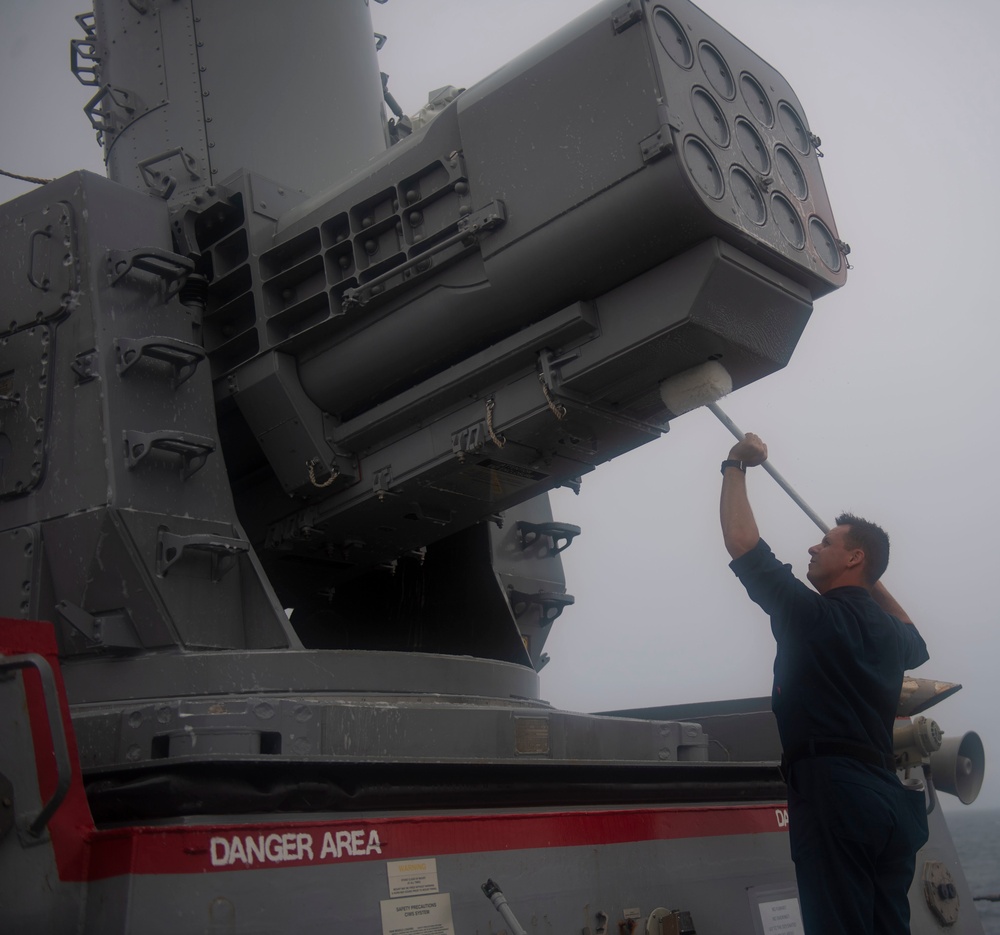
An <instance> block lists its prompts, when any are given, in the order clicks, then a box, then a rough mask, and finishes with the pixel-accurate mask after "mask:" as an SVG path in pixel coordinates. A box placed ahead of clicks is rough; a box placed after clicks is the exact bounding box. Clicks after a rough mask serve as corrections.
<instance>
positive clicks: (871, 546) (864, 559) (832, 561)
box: [806, 513, 889, 594]
mask: <svg viewBox="0 0 1000 935" xmlns="http://www.w3.org/2000/svg"><path fill="white" fill-rule="evenodd" d="M809 555H810V559H809V569H808V571H807V572H806V577H807V578H808V579H809V581H810V582H811V583H812V585H813V587H814V588H816V590H817V591H819V593H820V594H825V593H826V592H827V591H829V590H830V589H831V588H838V587H843V586H845V585H860V586H861V587H865V588H870V587H872V586H873V585H874V584H875V582H876V581H878V579H879V578H881V577H882V573H883V572H884V571H885V569H886V567H887V566H888V564H889V537H888V535H886V533H885V530H883V529H882V528H881V527H880V526H876V525H875V524H874V523H870V522H868V520H866V519H860V518H859V517H857V516H852V515H851V514H850V513H842V514H841V515H840V516H838V517H837V525H836V526H835V527H834V528H833V529H831V530H830V531H829V532H828V533H827V534H826V535H825V536H824V537H823V541H822V542H820V543H819V545H814V546H813V547H812V548H811V549H809Z"/></svg>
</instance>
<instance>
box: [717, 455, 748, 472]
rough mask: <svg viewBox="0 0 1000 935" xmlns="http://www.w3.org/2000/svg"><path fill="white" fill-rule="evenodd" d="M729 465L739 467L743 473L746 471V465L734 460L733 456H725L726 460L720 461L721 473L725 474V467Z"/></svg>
mask: <svg viewBox="0 0 1000 935" xmlns="http://www.w3.org/2000/svg"><path fill="white" fill-rule="evenodd" d="M731 467H734V468H739V469H740V470H741V471H742V472H743V473H744V474H746V472H747V466H746V465H745V464H744V463H743V462H742V461H736V460H735V459H733V458H726V460H725V461H723V462H722V473H723V474H725V473H726V468H731Z"/></svg>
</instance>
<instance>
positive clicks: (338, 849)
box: [0, 621, 787, 881]
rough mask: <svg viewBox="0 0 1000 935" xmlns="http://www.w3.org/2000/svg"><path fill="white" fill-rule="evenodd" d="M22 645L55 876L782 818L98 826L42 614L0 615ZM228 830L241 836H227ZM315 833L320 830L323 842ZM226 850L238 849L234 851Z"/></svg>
mask: <svg viewBox="0 0 1000 935" xmlns="http://www.w3.org/2000/svg"><path fill="white" fill-rule="evenodd" d="M26 652H37V653H40V654H41V655H44V656H45V657H46V658H47V659H48V660H49V662H50V664H51V665H52V667H53V670H54V672H55V676H56V683H57V685H58V688H59V694H60V700H61V709H62V714H63V723H64V724H65V725H66V729H67V740H68V742H69V752H70V761H71V763H72V767H73V784H72V786H71V789H70V793H69V795H68V796H67V799H66V801H65V802H64V803H63V805H62V806H61V807H60V808H59V809H58V810H57V811H56V813H55V815H53V817H52V820H51V822H50V823H49V832H50V835H51V839H52V847H53V850H54V852H55V859H56V865H57V867H58V871H59V877H60V879H62V880H65V881H87V880H99V879H106V878H108V877H115V876H122V875H127V874H168V873H169V874H187V873H205V872H213V871H226V870H243V869H274V868H276V867H302V866H312V865H317V864H334V863H346V862H354V861H370V860H404V859H407V858H415V857H425V856H428V855H445V854H472V853H483V852H487V851H508V850H529V849H537V848H550V847H584V846H598V845H606V844H628V843H633V842H638V841H670V840H679V839H683V838H700V837H717V836H720V835H748V834H750V835H753V834H767V833H774V832H783V831H785V830H786V821H787V819H785V818H784V809H785V804H784V803H779V802H775V803H773V804H768V805H760V804H754V805H721V806H704V807H666V806H664V807H657V808H617V809H611V808H608V809H593V810H580V811H562V812H530V813H497V814H489V815H431V816H428V815H421V816H413V815H409V816H405V817H397V818H379V819H373V820H364V819H361V818H348V819H341V820H338V821H328V822H309V821H292V820H287V819H286V820H281V821H272V822H261V823H256V824H215V825H200V826H197V827H192V826H190V825H184V826H169V827H145V826H136V827H128V828H118V829H113V830H108V831H98V830H96V829H95V827H94V822H93V819H92V817H91V814H90V809H89V806H88V805H87V800H86V795H85V793H84V790H83V782H82V778H81V772H80V764H79V758H78V756H77V751H76V743H75V738H74V737H73V734H72V727H71V722H70V717H69V707H68V705H67V703H66V694H65V689H64V686H63V683H62V675H61V672H60V670H59V663H58V659H57V657H56V644H55V639H54V636H53V632H52V628H51V626H50V625H49V624H37V623H25V622H24V621H0V653H3V654H5V655H18V654H21V653H26ZM24 684H25V692H26V695H27V698H28V707H29V711H30V718H31V727H32V731H33V733H34V742H35V754H36V757H35V758H36V762H37V768H38V777H39V783H40V786H41V789H42V792H43V795H48V794H51V790H52V789H54V788H55V782H56V770H55V763H54V761H53V759H52V755H51V750H52V740H51V734H50V733H49V729H48V723H47V720H46V717H45V710H44V700H43V696H42V691H41V685H40V683H39V682H38V678H37V675H36V674H35V673H33V672H32V671H31V670H27V671H26V672H25V682H24ZM373 835H374V837H373ZM234 839H237V840H238V843H235V845H234ZM248 839H249V842H248ZM324 842H327V847H326V853H324ZM359 844H360V847H359V846H358V845H359ZM369 845H374V846H372V847H369ZM234 846H235V851H234ZM234 852H235V854H236V859H231V858H233V857H234ZM243 858H245V859H243Z"/></svg>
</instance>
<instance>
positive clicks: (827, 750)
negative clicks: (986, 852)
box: [781, 740, 896, 778]
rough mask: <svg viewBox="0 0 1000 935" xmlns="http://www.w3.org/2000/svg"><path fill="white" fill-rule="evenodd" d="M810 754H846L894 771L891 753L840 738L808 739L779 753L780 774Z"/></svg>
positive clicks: (894, 766)
mask: <svg viewBox="0 0 1000 935" xmlns="http://www.w3.org/2000/svg"><path fill="white" fill-rule="evenodd" d="M812 756H848V757H850V758H851V759H853V760H860V761H861V762H862V763H869V764H870V765H872V766H881V767H882V768H883V769H887V770H889V771H890V772H895V771H896V759H895V757H894V756H892V754H886V753H882V752H881V751H879V750H876V749H875V748H874V747H868V746H865V745H864V744H860V743H846V742H845V741H842V740H809V741H807V742H806V743H800V744H796V745H795V746H794V747H792V748H791V749H790V750H785V751H784V752H783V753H782V754H781V775H782V776H784V777H786V778H787V777H788V767H790V766H791V765H792V764H793V763H794V762H795V761H796V760H804V759H806V758H807V757H812Z"/></svg>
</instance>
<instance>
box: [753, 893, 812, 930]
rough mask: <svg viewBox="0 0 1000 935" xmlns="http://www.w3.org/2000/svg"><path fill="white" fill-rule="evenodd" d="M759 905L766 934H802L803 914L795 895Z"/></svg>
mask: <svg viewBox="0 0 1000 935" xmlns="http://www.w3.org/2000/svg"><path fill="white" fill-rule="evenodd" d="M759 905H760V921H761V923H762V925H763V927H764V935H802V932H803V928H802V914H801V913H800V912H799V901H798V899H796V898H795V897H794V896H793V897H790V898H789V899H778V900H774V901H773V902H766V903H760V904H759Z"/></svg>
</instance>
